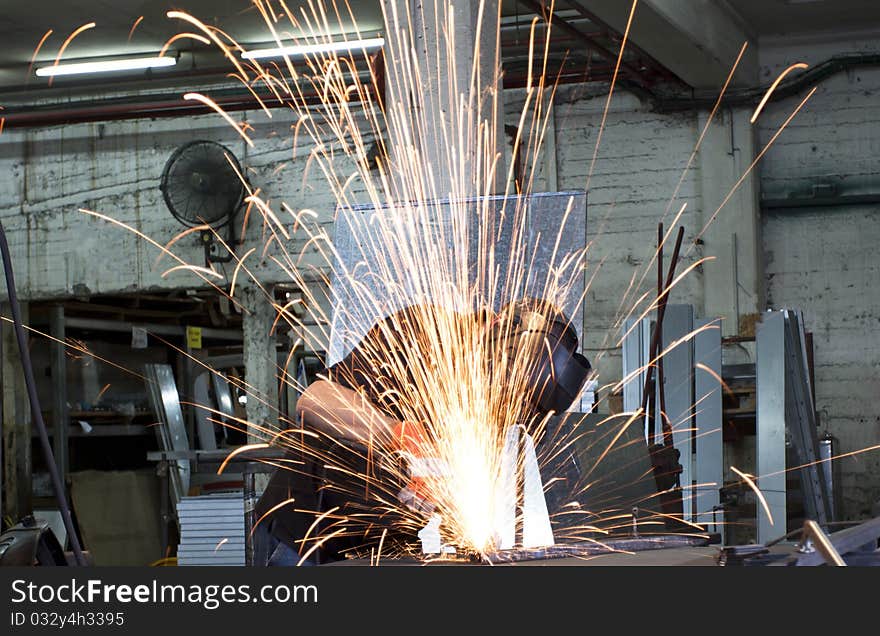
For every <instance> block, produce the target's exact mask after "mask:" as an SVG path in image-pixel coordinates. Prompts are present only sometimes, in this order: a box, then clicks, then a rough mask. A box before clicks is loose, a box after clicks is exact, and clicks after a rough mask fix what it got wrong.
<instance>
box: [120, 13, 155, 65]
mask: <svg viewBox="0 0 880 636" xmlns="http://www.w3.org/2000/svg"><path fill="white" fill-rule="evenodd" d="M143 20H144V16H140V17H139V18H138V19H137V20H135V21H134V24H132V25H131V30H129V32H128V41H129V42H131V36H132V35H134V30H135V29H136V28H138V25H139V24H140V23H141V22H143ZM160 57H161V55H160Z"/></svg>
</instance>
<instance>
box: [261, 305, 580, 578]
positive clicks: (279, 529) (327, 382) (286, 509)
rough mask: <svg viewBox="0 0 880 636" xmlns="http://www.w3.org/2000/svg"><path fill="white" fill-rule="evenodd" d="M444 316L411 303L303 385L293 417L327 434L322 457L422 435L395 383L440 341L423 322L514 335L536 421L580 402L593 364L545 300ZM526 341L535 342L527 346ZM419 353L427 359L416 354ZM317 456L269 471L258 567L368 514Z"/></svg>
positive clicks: (357, 458)
mask: <svg viewBox="0 0 880 636" xmlns="http://www.w3.org/2000/svg"><path fill="white" fill-rule="evenodd" d="M445 311H446V310H443V309H441V308H439V307H436V306H418V307H413V308H408V309H404V310H402V311H400V312H397V313H395V314H393V315H392V316H390V317H388V318H385V319H383V320H381V321H379V322H378V323H376V324H375V325H374V326H373V327H372V328H371V329H370V330H369V332H368V333H367V335H366V336H365V337H364V339H363V340H362V341H361V343H360V344H359V345H358V346H357V347H355V348H354V350H353V351H352V352H351V353H350V354H349V355H348V356H347V357H346V358H345V359H343V360H342V361H341V362H339V363H337V364H336V365H334V366H332V367H331V368H330V369H328V370H327V373H326V375H325V379H320V380H317V381H316V382H313V383H312V384H310V385H309V386H308V387H307V388H306V390H305V391H304V392H303V394H302V395H301V396H300V398H299V400H298V401H297V406H296V411H297V415H298V417H299V419H300V422H301V423H302V426H303V427H304V428H306V429H313V430H316V431H319V432H320V433H323V435H324V436H326V438H327V439H328V448H327V449H326V452H328V453H333V449H332V448H330V447H329V445H330V444H329V440H335V442H336V443H338V444H343V445H346V446H349V447H354V448H360V449H365V448H366V446H367V444H369V440H371V439H376V438H379V439H382V440H385V441H386V442H387V443H386V444H385V447H386V448H387V447H388V444H391V445H393V444H398V445H399V446H400V447H401V448H403V447H405V446H407V444H409V445H410V449H411V448H412V443H413V442H414V441H417V440H419V439H420V438H424V436H425V433H424V431H423V430H422V429H421V427H420V426H419V424H418V423H415V422H406V421H405V420H406V417H405V413H404V410H405V409H403V408H401V404H400V401H401V397H400V396H405V395H406V394H407V392H408V391H409V392H411V391H412V390H413V388H412V383H410V382H407V381H406V379H405V378H402V377H400V376H402V375H403V373H401V372H399V370H400V369H403V368H406V361H407V360H413V359H425V360H426V361H427V363H430V359H431V356H430V355H429V349H430V347H431V345H430V344H429V343H432V342H434V343H436V342H438V338H440V334H439V333H434V334H426V332H425V326H426V325H429V324H433V325H437V324H442V325H451V324H452V323H451V322H449V321H450V320H466V321H467V320H473V321H477V328H476V330H475V331H473V333H477V334H485V337H490V338H491V337H494V333H495V331H494V330H497V329H498V328H499V326H500V325H504V326H505V328H509V329H511V331H512V332H513V333H514V334H515V335H516V337H515V338H508V340H507V341H508V342H511V343H514V342H515V343H517V346H522V347H524V350H526V351H529V352H534V355H535V360H534V363H533V364H532V365H530V369H531V374H530V378H529V385H530V386H533V387H536V390H534V391H533V392H531V394H530V395H526V396H521V395H520V396H518V397H519V398H520V399H525V400H526V401H527V409H526V412H527V413H531V414H532V415H534V416H543V415H546V414H547V413H549V412H551V411H554V412H562V411H564V410H566V409H568V408H569V406H570V405H571V404H572V402H573V401H574V400H575V398H577V397H579V396H580V393H581V390H582V388H583V386H584V384H585V383H586V380H587V377H588V375H589V372H590V364H589V362H588V361H587V359H586V358H584V357H583V356H582V355H580V354H578V353H577V352H576V348H577V343H578V338H577V334H576V332H575V330H574V328H573V327H572V325H571V323H570V321H569V320H568V319H567V318H566V317H565V315H564V314H563V313H562V312H561V311H559V310H558V309H555V308H553V307H552V306H551V305H549V304H548V303H546V302H545V301H539V300H535V299H525V300H520V301H517V302H514V303H509V304H508V305H506V306H505V307H504V308H502V310H501V311H500V312H499V313H498V314H497V315H492V314H490V313H489V312H485V311H481V312H475V313H473V314H457V313H454V314H449V313H446V314H443V313H441V312H445ZM441 316H442V317H441ZM435 317H436V320H435V319H434V318H435ZM467 328H468V327H467V326H465V327H463V328H462V333H468V332H467V331H465V330H466V329H467ZM529 338H537V339H539V340H538V341H536V342H531V343H529V342H526V341H527V340H528V339H529ZM441 341H442V340H441ZM420 350H421V351H423V352H424V354H421V353H419V351H420ZM402 351H406V353H401V352H402ZM413 351H415V352H416V353H415V354H414V353H413ZM434 353H436V352H434ZM379 356H382V357H384V360H382V361H381V363H380V361H379V360H377V358H378V357H379ZM387 365H390V366H396V368H397V369H398V372H397V373H384V372H383V371H382V370H381V369H380V367H383V366H387ZM410 379H411V378H410ZM338 455H339V454H338V453H336V454H335V456H338ZM345 455H346V459H348V460H349V461H351V462H354V463H357V464H358V465H357V466H350V467H348V468H351V469H352V472H355V473H362V472H365V471H366V470H367V469H368V467H367V466H366V460H365V459H363V457H364V456H365V455H366V453H356V452H354V453H345ZM319 456H320V452H310V453H308V456H306V454H304V453H302V454H297V453H292V454H291V456H290V459H292V460H293V461H294V462H303V464H294V465H292V466H291V467H290V469H279V470H276V471H275V473H274V474H273V476H272V478H271V480H270V482H269V484H268V486H267V487H266V489H265V491H264V492H263V495H262V496H261V498H260V500H259V502H258V504H257V507H256V517H257V519H260V520H261V521H260V523H259V524H258V525H257V528H256V530H255V559H254V561H255V563H258V564H265V565H272V566H276V565H296V564H298V563H299V561H300V560H301V556H300V555H301V554H303V553H304V552H305V551H306V550H308V547H307V546H304V545H303V543H302V542H301V540H302V538H303V537H305V536H306V535H307V534H310V535H311V536H313V537H314V536H320V534H321V533H322V532H325V533H328V534H329V532H328V528H331V527H337V526H338V527H341V526H340V525H339V524H336V526H334V524H335V523H336V517H344V516H345V514H346V512H349V513H350V512H352V511H354V510H358V509H360V510H369V509H370V503H369V502H368V501H367V497H366V494H364V495H363V496H360V495H358V494H357V493H358V492H363V490H364V484H363V483H361V484H360V487H358V484H353V483H344V484H340V483H330V481H329V480H328V479H327V478H326V474H325V471H326V469H325V468H324V464H325V462H322V461H318V459H317V458H318V457H319ZM339 479H343V480H344V481H348V482H350V481H352V480H354V478H350V479H348V480H345V478H344V477H342V478H340V477H338V476H334V480H336V481H337V482H338V481H339ZM398 498H399V499H400V500H401V503H403V504H405V505H407V506H409V507H410V508H412V509H414V510H422V511H424V512H430V510H431V504H430V502H427V501H424V500H423V499H422V498H421V497H420V493H419V492H418V489H412V488H402V489H401V490H400V493H399V495H398ZM285 502H288V503H285ZM337 507H338V512H339V515H337V516H336V517H334V516H330V515H328V518H327V519H325V520H324V522H323V523H322V524H321V527H312V526H313V524H315V521H316V518H317V517H318V516H319V515H320V513H321V512H325V511H329V510H332V509H333V508H337ZM357 543H358V539H357V538H356V537H348V538H346V537H336V538H334V540H332V541H326V542H325V543H324V544H322V545H321V547H320V549H317V550H315V551H314V552H313V553H312V555H311V558H309V559H307V560H306V561H304V563H306V564H309V563H323V562H327V561H332V560H338V559H340V558H344V553H345V552H346V551H348V550H352V549H354V548H355V547H356V546H357Z"/></svg>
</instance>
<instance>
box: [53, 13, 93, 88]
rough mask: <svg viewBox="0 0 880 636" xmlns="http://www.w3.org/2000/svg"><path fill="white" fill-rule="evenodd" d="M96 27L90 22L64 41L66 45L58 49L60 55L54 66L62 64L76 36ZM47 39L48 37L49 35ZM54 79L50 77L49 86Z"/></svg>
mask: <svg viewBox="0 0 880 636" xmlns="http://www.w3.org/2000/svg"><path fill="white" fill-rule="evenodd" d="M95 26H97V25H96V24H95V23H94V22H88V23H86V24H83V25H82V26H80V27H77V28H76V29H74V30H73V32H72V33H71V34H70V35H68V36H67V39H66V40H64V43H63V44H62V45H61V48H60V49H58V55H56V56H55V63H54V64H53V65H52V66H58V64H59V62H61V56H62V55H64V51H65V50H66V49H67V47H68V45H69V44H70V43H71V42H73V39H74V38H75V37H76V36H78V35H79V34H80V33H82V32H83V31H88V30H89V29H94V28H95ZM45 37H48V35H47V36H45ZM53 79H54V78H53V77H49V85H50V86H51V85H52V80H53Z"/></svg>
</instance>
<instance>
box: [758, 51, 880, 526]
mask: <svg viewBox="0 0 880 636" xmlns="http://www.w3.org/2000/svg"><path fill="white" fill-rule="evenodd" d="M878 50H880V42H878V40H877V38H873V39H860V38H852V39H849V40H847V41H846V43H845V44H843V43H840V42H833V41H831V42H828V41H825V42H812V43H811V42H809V41H804V42H799V43H796V44H793V45H778V44H777V45H773V43H767V44H766V45H764V46H763V47H762V52H763V60H762V66H763V67H764V69H765V74H766V76H767V77H769V76H770V74H771V73H772V74H774V75H775V73H776V72H778V71H779V70H781V69H782V68H784V67H785V66H787V65H788V64H790V63H793V62H797V61H801V60H805V61H807V62H808V63H811V64H815V63H818V62H820V61H822V60H823V59H826V58H827V57H829V56H831V55H835V54H838V53H851V52H859V51H864V52H874V53H876V52H878ZM878 99H880V68H864V69H857V70H853V71H850V72H846V73H840V74H838V75H835V76H833V77H831V78H829V79H828V80H826V81H824V82H823V83H821V84H820V85H819V88H818V90H817V92H816V94H815V95H814V97H813V98H812V100H811V102H810V103H809V105H808V106H807V108H806V109H805V111H804V112H803V113H802V114H801V115H800V116H799V117H798V118H797V119H796V120H795V121H794V122H793V124H792V125H791V127H790V129H789V130H787V131H786V132H784V133H783V134H782V136H780V138H779V140H778V142H777V143H776V144H775V145H774V147H773V148H772V149H771V150H770V151H769V152H768V154H767V156H766V160H765V162H764V165H763V169H762V171H761V186H762V192H763V195H764V197H772V198H784V197H786V196H788V194H789V193H792V194H808V193H809V192H810V189H811V187H812V186H813V184H830V185H833V186H835V187H836V188H837V190H838V193H840V194H866V193H874V194H878V195H880V109H878V107H877V105H878ZM798 101H799V100H798V99H796V98H792V99H787V100H784V101H780V102H777V103H775V104H773V105H771V107H770V108H768V110H767V112H766V113H765V114H764V115H763V116H762V118H761V122H760V134H761V137H762V139H764V140H766V139H768V138H769V137H770V135H772V133H773V131H774V130H775V128H776V126H778V125H779V123H781V121H784V119H785V118H786V117H787V116H788V114H789V113H790V112H791V110H792V109H793V108H794V107H795V106H796V105H797V103H798ZM878 213H880V204H877V203H873V204H867V205H859V206H851V205H831V206H828V207H815V208H807V207H804V208H792V209H780V210H765V211H764V213H763V231H764V250H765V261H766V276H767V304H768V306H769V307H770V308H773V309H778V308H782V307H798V308H801V309H803V310H804V313H805V321H806V327H807V329H809V330H812V331H813V334H814V348H815V374H816V403H817V408H818V411H819V414H820V417H821V424H822V426H823V428H825V429H827V430H828V431H830V432H831V434H832V435H834V437H835V438H836V440H837V442H838V443H837V451H838V452H841V453H848V452H853V451H858V450H859V449H863V448H867V447H870V446H876V445H877V444H880V409H878V406H877V396H878V394H880V292H878V286H877V280H878V276H880V257H878V248H877V246H878V245H880V215H878ZM838 472H839V475H840V484H841V487H842V492H843V501H842V504H843V512H844V515H845V516H846V517H849V518H851V517H855V516H864V515H867V514H869V513H870V510H871V506H872V505H873V504H875V502H877V501H878V500H880V451H876V450H875V451H873V452H868V453H865V454H863V455H857V456H853V457H847V458H845V459H842V460H840V465H839V471H838Z"/></svg>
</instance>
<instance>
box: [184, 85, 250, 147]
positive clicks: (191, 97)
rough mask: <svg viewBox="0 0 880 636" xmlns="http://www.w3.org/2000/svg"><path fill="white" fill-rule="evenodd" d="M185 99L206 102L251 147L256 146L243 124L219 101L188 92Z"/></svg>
mask: <svg viewBox="0 0 880 636" xmlns="http://www.w3.org/2000/svg"><path fill="white" fill-rule="evenodd" d="M183 99H185V100H187V101H197V102H201V103H202V104H204V105H205V106H207V107H208V108H210V109H211V110H213V111H214V112H216V113H217V114H218V115H220V116H221V117H222V118H223V119H225V120H226V122H227V123H228V124H229V125H230V126H232V127H233V128H234V129H235V130H237V131H238V134H239V135H241V138H242V139H244V140H245V141H246V142H247V145H248V146H250V147H251V148H253V147H254V142H253V141H252V140H251V138H250V137H248V136H247V133H246V132H245V131H244V130H243V129H242V125H241V124H239V123H236V121H235V120H234V119H232V117H230V116H229V114H228V113H227V112H226V111H225V110H223V109H222V108H220V106H219V105H218V104H217V102H215V101H214V100H213V99H211V98H210V97H206V96H204V95H202V94H201V93H186V94H184V96H183Z"/></svg>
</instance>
